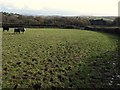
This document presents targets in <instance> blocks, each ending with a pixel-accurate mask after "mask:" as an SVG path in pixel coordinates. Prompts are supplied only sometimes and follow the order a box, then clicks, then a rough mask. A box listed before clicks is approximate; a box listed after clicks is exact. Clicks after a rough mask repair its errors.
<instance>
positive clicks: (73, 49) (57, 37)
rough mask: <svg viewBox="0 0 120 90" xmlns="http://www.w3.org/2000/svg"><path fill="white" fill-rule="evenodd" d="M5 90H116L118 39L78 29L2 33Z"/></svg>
mask: <svg viewBox="0 0 120 90" xmlns="http://www.w3.org/2000/svg"><path fill="white" fill-rule="evenodd" d="M2 40H3V88H34V89H39V88H55V87H57V88H58V87H73V88H100V87H103V88H107V87H108V88H110V87H111V88H117V87H120V83H119V81H120V75H119V73H118V67H117V65H118V61H117V60H118V52H117V47H118V44H117V43H118V38H117V37H116V36H112V35H107V34H103V33H98V32H93V31H84V30H77V29H73V30H72V29H71V30H70V29H69V30H67V29H46V28H44V29H27V31H26V32H25V33H24V34H14V33H13V30H12V29H11V30H10V32H3V39H2Z"/></svg>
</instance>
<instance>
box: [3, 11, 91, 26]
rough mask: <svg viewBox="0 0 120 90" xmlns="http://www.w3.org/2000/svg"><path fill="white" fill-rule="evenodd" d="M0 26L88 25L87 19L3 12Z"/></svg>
mask: <svg viewBox="0 0 120 90" xmlns="http://www.w3.org/2000/svg"><path fill="white" fill-rule="evenodd" d="M2 17H3V19H2V22H3V23H2V24H3V25H8V26H9V27H16V26H25V27H59V28H60V27H63V28H77V27H81V26H86V25H90V21H89V20H88V19H83V18H81V17H62V16H25V15H20V14H13V13H6V12H3V15H2Z"/></svg>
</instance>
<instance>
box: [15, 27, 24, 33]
mask: <svg viewBox="0 0 120 90" xmlns="http://www.w3.org/2000/svg"><path fill="white" fill-rule="evenodd" d="M17 32H18V33H19V34H20V32H23V33H24V32H25V29H24V28H15V29H14V33H17Z"/></svg>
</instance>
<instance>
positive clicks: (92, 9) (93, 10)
mask: <svg viewBox="0 0 120 90" xmlns="http://www.w3.org/2000/svg"><path fill="white" fill-rule="evenodd" d="M118 1H119V0H0V2H1V4H0V8H1V9H3V10H5V8H7V10H8V11H9V9H10V8H11V9H12V10H13V12H14V10H16V11H17V9H18V11H19V13H20V10H22V12H23V11H33V12H36V14H39V13H40V12H39V13H37V12H38V11H41V13H43V12H46V13H45V14H49V13H50V14H51V13H52V14H57V13H59V14H61V15H63V14H65V13H66V14H71V15H72V14H74V15H80V14H81V13H82V14H94V15H118ZM8 8H9V9H8ZM27 13H29V12H27ZM31 13H32V12H31ZM43 14H44V13H43Z"/></svg>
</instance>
